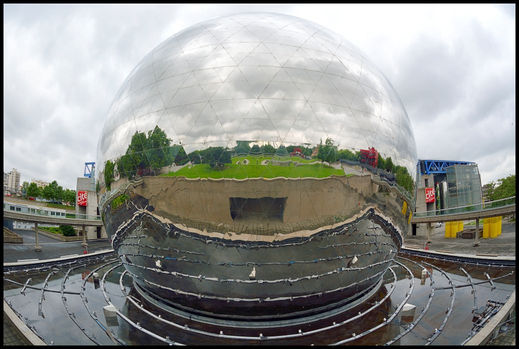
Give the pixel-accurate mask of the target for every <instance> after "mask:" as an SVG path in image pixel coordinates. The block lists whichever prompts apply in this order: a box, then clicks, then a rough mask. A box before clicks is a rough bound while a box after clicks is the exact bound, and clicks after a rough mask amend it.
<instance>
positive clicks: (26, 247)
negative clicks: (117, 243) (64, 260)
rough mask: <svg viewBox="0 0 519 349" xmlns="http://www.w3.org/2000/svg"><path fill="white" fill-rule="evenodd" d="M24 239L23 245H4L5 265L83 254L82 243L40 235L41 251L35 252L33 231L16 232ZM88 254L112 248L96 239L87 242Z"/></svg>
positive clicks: (105, 240) (107, 242)
mask: <svg viewBox="0 0 519 349" xmlns="http://www.w3.org/2000/svg"><path fill="white" fill-rule="evenodd" d="M14 232H15V233H16V234H18V235H20V236H21V237H23V244H12V243H4V244H3V253H4V263H11V262H17V261H18V260H22V259H39V260H44V259H51V258H58V257H61V256H67V255H72V254H83V252H84V250H85V249H84V248H83V246H81V244H82V241H71V242H63V241H59V240H56V239H52V238H49V237H47V236H45V235H43V234H38V242H39V245H40V247H41V251H38V252H37V251H35V250H34V247H35V241H36V238H35V235H36V234H35V232H34V231H31V230H14ZM87 243H88V246H87V252H88V253H92V252H96V251H99V250H105V249H109V248H112V246H111V245H110V242H109V240H108V239H96V240H88V241H87Z"/></svg>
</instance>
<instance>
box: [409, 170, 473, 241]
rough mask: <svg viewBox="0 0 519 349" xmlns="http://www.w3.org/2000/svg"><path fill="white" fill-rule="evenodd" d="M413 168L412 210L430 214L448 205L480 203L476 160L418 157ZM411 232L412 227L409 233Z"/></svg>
mask: <svg viewBox="0 0 519 349" xmlns="http://www.w3.org/2000/svg"><path fill="white" fill-rule="evenodd" d="M416 170H417V171H416V172H417V173H416V192H415V199H416V212H425V211H427V212H430V214H431V215H434V214H441V213H446V212H447V211H446V209H448V208H453V207H459V206H467V205H472V204H479V203H481V199H482V195H481V180H480V176H479V170H478V165H477V164H476V163H474V162H468V161H450V160H448V161H445V160H418V163H417V168H416ZM439 210H441V211H439ZM435 211H436V212H435ZM423 226H424V227H425V225H423ZM418 228H420V227H418ZM424 229H425V228H424ZM415 233H416V230H415V229H414V228H413V235H415Z"/></svg>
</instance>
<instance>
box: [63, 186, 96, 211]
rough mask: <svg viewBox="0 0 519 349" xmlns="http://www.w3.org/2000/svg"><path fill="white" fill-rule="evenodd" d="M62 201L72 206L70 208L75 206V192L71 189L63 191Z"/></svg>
mask: <svg viewBox="0 0 519 349" xmlns="http://www.w3.org/2000/svg"><path fill="white" fill-rule="evenodd" d="M98 183H99V182H98ZM63 201H65V202H68V203H70V204H72V206H75V205H76V192H75V191H74V190H71V189H65V190H64V191H63Z"/></svg>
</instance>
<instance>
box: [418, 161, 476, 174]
mask: <svg viewBox="0 0 519 349" xmlns="http://www.w3.org/2000/svg"><path fill="white" fill-rule="evenodd" d="M469 164H474V162H470V161H452V160H418V166H419V170H420V173H421V174H427V175H428V174H431V173H446V172H447V167H449V166H452V165H469Z"/></svg>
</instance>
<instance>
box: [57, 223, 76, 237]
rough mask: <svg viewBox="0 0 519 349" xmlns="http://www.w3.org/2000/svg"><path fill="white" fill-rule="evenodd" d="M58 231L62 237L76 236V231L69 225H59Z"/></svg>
mask: <svg viewBox="0 0 519 349" xmlns="http://www.w3.org/2000/svg"><path fill="white" fill-rule="evenodd" d="M59 230H60V231H61V233H62V234H63V236H76V230H75V229H74V227H72V226H71V225H60V226H59Z"/></svg>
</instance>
